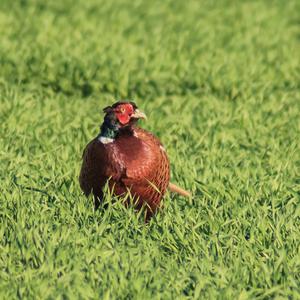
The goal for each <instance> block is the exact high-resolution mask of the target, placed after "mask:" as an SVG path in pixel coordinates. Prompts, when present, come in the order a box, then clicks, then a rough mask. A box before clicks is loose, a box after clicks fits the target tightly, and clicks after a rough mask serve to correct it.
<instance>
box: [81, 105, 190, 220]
mask: <svg viewBox="0 0 300 300" xmlns="http://www.w3.org/2000/svg"><path fill="white" fill-rule="evenodd" d="M103 112H104V113H105V117H104V122H103V124H102V125H101V127H100V133H99V134H98V136H97V137H96V138H94V139H93V140H92V141H91V142H90V143H88V145H87V146H86V148H85V149H84V151H83V156H82V159H83V162H82V167H81V171H80V176H79V181H80V186H81V188H82V190H83V192H84V194H85V195H87V196H88V195H89V194H90V193H91V192H92V193H93V195H94V201H95V208H96V209H97V208H98V206H99V205H100V203H101V202H102V198H103V187H104V186H105V184H106V183H108V186H109V188H110V190H111V191H112V192H113V194H114V195H116V196H120V195H125V194H126V193H128V191H130V194H131V195H132V197H133V199H134V200H135V205H136V208H137V209H141V208H142V207H143V206H145V208H146V219H147V220H149V219H150V218H151V216H152V215H153V214H154V213H155V212H156V211H157V209H158V208H159V207H160V204H161V199H162V198H163V196H164V194H165V192H166V190H167V188H168V187H169V189H170V190H171V191H173V192H177V193H179V194H181V195H183V196H189V193H188V192H186V191H184V190H183V189H181V188H179V187H177V186H176V185H174V184H171V183H170V182H169V180H170V163H169V159H168V156H167V153H166V150H165V149H164V147H163V146H162V144H161V143H160V141H159V140H158V138H156V137H155V136H154V135H153V134H152V133H150V132H148V131H146V130H144V129H142V128H139V127H137V126H136V123H137V121H138V120H139V119H146V116H145V114H144V113H142V112H141V111H139V110H138V108H137V106H136V104H135V103H134V102H129V101H119V102H117V103H115V104H113V105H112V106H108V107H106V108H104V109H103Z"/></svg>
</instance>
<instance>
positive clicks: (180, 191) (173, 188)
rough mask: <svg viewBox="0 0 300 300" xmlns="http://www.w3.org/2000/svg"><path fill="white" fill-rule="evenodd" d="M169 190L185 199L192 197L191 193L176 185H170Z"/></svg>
mask: <svg viewBox="0 0 300 300" xmlns="http://www.w3.org/2000/svg"><path fill="white" fill-rule="evenodd" d="M169 190H170V191H171V192H173V193H177V194H179V195H181V196H184V197H191V193H190V192H188V191H186V190H184V189H182V188H180V187H179V186H177V185H175V184H174V183H171V182H170V183H169Z"/></svg>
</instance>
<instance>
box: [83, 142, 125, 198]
mask: <svg viewBox="0 0 300 300" xmlns="http://www.w3.org/2000/svg"><path fill="white" fill-rule="evenodd" d="M116 156H117V154H116V153H115V151H111V149H110V146H107V145H105V144H102V143H101V142H100V141H99V140H98V138H95V139H93V140H92V141H91V142H90V143H89V144H88V145H87V146H86V147H85V149H84V151H83V155H82V166H81V171H80V175H79V182H80V187H81V189H82V190H83V192H84V193H85V195H89V194H90V193H91V192H92V191H93V193H94V195H95V196H97V195H101V194H102V188H103V186H104V185H105V184H106V182H107V180H108V179H109V178H112V179H113V180H114V181H119V180H120V177H121V176H122V173H123V172H125V170H124V166H122V164H121V161H119V160H117V159H116Z"/></svg>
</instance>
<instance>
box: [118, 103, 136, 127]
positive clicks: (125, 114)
mask: <svg viewBox="0 0 300 300" xmlns="http://www.w3.org/2000/svg"><path fill="white" fill-rule="evenodd" d="M133 111H134V109H133V107H132V105H131V104H123V105H120V107H117V108H116V117H117V119H118V121H119V122H120V123H121V124H122V125H126V124H127V123H129V121H130V117H131V115H132V114H133Z"/></svg>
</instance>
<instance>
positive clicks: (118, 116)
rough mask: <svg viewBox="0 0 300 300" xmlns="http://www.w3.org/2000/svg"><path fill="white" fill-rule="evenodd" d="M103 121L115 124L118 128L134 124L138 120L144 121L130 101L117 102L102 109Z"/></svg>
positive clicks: (143, 115)
mask: <svg viewBox="0 0 300 300" xmlns="http://www.w3.org/2000/svg"><path fill="white" fill-rule="evenodd" d="M103 112H104V113H105V119H106V120H107V119H108V120H110V121H115V122H117V125H118V127H119V128H122V127H126V126H128V125H133V124H135V123H136V122H137V121H138V120H139V119H146V115H145V114H144V113H143V112H141V111H140V110H139V109H138V107H137V105H136V104H135V103H134V102H131V101H119V102H116V103H115V104H113V105H111V106H107V107H105V108H104V109H103Z"/></svg>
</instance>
